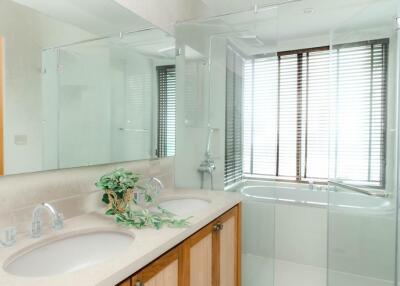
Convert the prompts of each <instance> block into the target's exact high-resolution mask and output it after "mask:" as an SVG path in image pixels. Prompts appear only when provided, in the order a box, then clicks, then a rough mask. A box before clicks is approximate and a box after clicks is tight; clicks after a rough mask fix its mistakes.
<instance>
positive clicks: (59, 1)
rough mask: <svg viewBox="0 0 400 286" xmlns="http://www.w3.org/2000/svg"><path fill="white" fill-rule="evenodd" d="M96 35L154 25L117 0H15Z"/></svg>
mask: <svg viewBox="0 0 400 286" xmlns="http://www.w3.org/2000/svg"><path fill="white" fill-rule="evenodd" d="M13 1H14V2H17V3H19V4H21V5H24V6H27V7H29V8H32V9H34V10H37V11H38V12H40V13H42V14H45V15H47V16H50V17H52V18H55V19H57V20H60V21H63V22H66V23H69V24H72V25H74V26H77V27H79V28H81V29H83V30H86V31H88V32H90V33H92V34H95V35H108V34H115V33H119V32H126V31H133V30H139V29H143V28H148V27H151V26H152V25H151V24H150V23H149V22H147V21H145V20H144V19H142V18H141V17H139V16H137V15H136V14H134V13H132V12H130V11H129V10H127V9H125V8H123V7H121V6H120V5H119V4H117V3H116V2H115V1H113V0H13Z"/></svg>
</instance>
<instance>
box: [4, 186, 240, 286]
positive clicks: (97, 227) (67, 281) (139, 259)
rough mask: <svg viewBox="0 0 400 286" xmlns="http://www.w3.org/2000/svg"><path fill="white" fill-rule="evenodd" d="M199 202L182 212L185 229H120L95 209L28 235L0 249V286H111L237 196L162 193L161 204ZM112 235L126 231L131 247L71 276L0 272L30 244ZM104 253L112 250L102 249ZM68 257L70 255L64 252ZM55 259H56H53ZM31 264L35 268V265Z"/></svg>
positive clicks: (215, 215) (220, 211) (225, 208)
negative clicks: (100, 233)
mask: <svg viewBox="0 0 400 286" xmlns="http://www.w3.org/2000/svg"><path fill="white" fill-rule="evenodd" d="M192 198H195V199H202V200H207V201H208V202H209V204H208V205H207V206H205V207H204V208H201V209H198V210H196V209H195V210H194V211H193V212H186V213H185V215H182V217H180V218H185V217H189V216H190V217H191V218H190V220H189V222H190V225H189V226H188V227H186V228H169V227H166V226H164V227H163V228H161V229H160V230H156V229H150V228H145V229H141V230H137V229H134V228H129V229H127V228H123V227H121V226H118V225H117V224H116V223H115V222H114V219H113V218H112V217H109V216H105V215H104V214H103V213H102V212H103V210H99V212H94V213H90V214H86V215H82V216H77V217H73V218H71V219H67V220H65V222H64V228H63V229H62V230H60V231H54V230H52V229H50V228H45V229H44V231H43V235H42V236H41V237H40V238H37V239H33V238H31V237H29V235H28V234H22V235H20V236H18V237H17V242H16V244H15V245H13V246H11V247H7V248H0V285H7V286H21V285H24V286H47V285H48V286H54V285H59V286H64V285H65V286H71V285H85V286H90V285H100V286H103V285H106V286H110V285H115V284H118V283H119V282H121V281H123V280H124V279H125V278H127V277H129V276H130V275H132V274H133V273H135V272H137V271H138V270H140V269H141V268H143V267H144V266H146V265H147V264H148V263H150V262H152V261H153V260H155V259H156V258H158V257H159V256H161V255H162V254H163V253H165V252H166V251H168V250H169V249H171V248H173V247H174V246H176V245H178V244H179V243H180V242H182V241H183V240H185V239H186V238H188V237H189V236H190V235H192V234H194V233H195V232H197V231H198V230H199V229H201V228H202V227H204V226H206V225H207V224H208V223H210V222H211V221H213V220H214V219H216V218H218V217H219V216H220V215H222V214H223V213H225V212H226V211H228V210H229V209H231V208H232V207H234V206H235V205H237V204H238V203H240V202H241V200H242V195H241V194H239V193H234V192H223V191H204V190H166V191H165V192H164V193H163V194H162V195H161V198H160V200H161V201H168V200H173V199H192ZM104 230H106V231H107V230H115V231H122V232H129V233H130V234H131V235H132V236H134V240H133V242H132V244H130V245H129V246H128V247H127V248H126V249H125V251H123V252H121V253H116V254H115V255H114V256H112V257H111V258H109V259H107V260H105V261H103V262H99V263H97V264H94V265H91V266H88V267H85V268H82V269H79V270H76V271H73V272H66V273H61V274H57V275H53V276H44V277H22V276H16V275H13V274H10V273H8V272H6V271H5V270H4V268H3V267H4V265H5V264H6V263H7V261H8V260H9V259H10V257H12V256H14V255H16V254H17V255H18V253H19V252H21V251H24V250H25V249H27V248H29V247H30V246H31V245H33V244H35V245H36V244H41V242H46V241H52V240H53V239H54V240H57V237H59V236H61V237H62V236H68V235H70V234H77V235H79V234H80V233H86V232H88V231H90V232H92V231H104ZM104 247H105V248H108V247H111V248H112V247H113V245H104ZM69 255H74V253H70V254H69ZM54 259H55V260H56V259H57V257H54ZM36 263H40V261H37V262H36Z"/></svg>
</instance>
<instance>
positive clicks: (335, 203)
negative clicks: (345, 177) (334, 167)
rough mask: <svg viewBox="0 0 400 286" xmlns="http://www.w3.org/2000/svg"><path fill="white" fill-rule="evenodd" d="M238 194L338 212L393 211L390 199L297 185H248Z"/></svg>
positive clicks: (267, 200) (255, 198) (261, 199)
mask: <svg viewBox="0 0 400 286" xmlns="http://www.w3.org/2000/svg"><path fill="white" fill-rule="evenodd" d="M240 192H241V193H242V194H243V195H244V196H245V197H246V198H249V199H254V200H260V201H266V202H274V203H292V204H298V205H304V206H313V207H325V208H326V207H328V202H329V207H330V208H334V209H338V210H343V211H345V210H355V211H358V212H360V211H368V212H371V213H387V212H391V211H393V210H394V207H393V204H392V202H391V199H390V198H381V197H373V196H368V195H364V194H358V193H354V192H328V191H326V190H309V189H308V188H307V187H302V186H299V185H297V184H293V186H277V185H275V186H270V185H248V186H244V187H242V188H241V189H240Z"/></svg>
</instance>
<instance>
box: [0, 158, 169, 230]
mask: <svg viewBox="0 0 400 286" xmlns="http://www.w3.org/2000/svg"><path fill="white" fill-rule="evenodd" d="M173 166H174V158H173V157H170V158H163V159H159V160H144V161H137V162H126V163H119V164H108V165H100V166H92V167H81V168H72V169H65V170H56V171H47V172H38V173H30V174H21V175H11V176H5V177H2V178H0V202H1V208H0V228H2V227H6V226H11V225H14V226H17V227H18V231H19V232H27V231H29V227H30V222H31V215H32V211H33V208H34V207H35V206H36V205H37V204H38V203H41V202H50V203H52V204H53V205H54V206H55V207H56V208H57V209H58V210H59V211H60V212H62V213H63V214H64V216H65V218H71V217H74V216H78V215H81V214H85V213H89V212H92V211H95V210H99V209H100V208H101V207H104V205H103V204H102V203H101V192H100V191H98V190H97V188H96V186H95V185H94V184H95V182H96V181H97V180H98V179H99V178H100V177H101V176H102V175H103V174H106V173H108V172H111V171H112V170H114V169H116V168H122V167H123V168H126V169H128V170H132V171H133V172H135V173H137V174H140V175H142V178H143V180H146V179H147V178H148V177H151V176H155V177H157V178H159V179H160V180H161V181H162V182H163V183H164V185H165V187H166V188H172V187H174V168H173Z"/></svg>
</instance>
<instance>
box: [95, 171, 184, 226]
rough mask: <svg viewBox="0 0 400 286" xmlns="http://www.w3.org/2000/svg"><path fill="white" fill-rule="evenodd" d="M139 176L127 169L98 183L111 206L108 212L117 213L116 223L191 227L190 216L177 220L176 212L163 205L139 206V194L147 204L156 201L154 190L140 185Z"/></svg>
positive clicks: (102, 178)
mask: <svg viewBox="0 0 400 286" xmlns="http://www.w3.org/2000/svg"><path fill="white" fill-rule="evenodd" d="M139 179H140V176H139V175H136V174H134V173H132V172H130V171H127V170H124V169H118V170H115V171H113V172H111V173H109V174H106V175H104V176H102V177H101V178H100V180H99V181H98V182H96V186H97V187H98V188H100V189H102V190H103V191H104V194H103V196H102V199H101V200H102V202H104V203H105V204H107V205H108V209H107V211H106V212H105V214H106V215H109V216H114V218H115V222H116V223H118V224H120V225H123V226H125V227H134V228H137V229H141V228H144V227H152V228H156V229H160V228H161V227H163V226H168V227H175V228H182V227H187V226H189V219H190V218H185V219H176V218H175V215H174V214H172V213H170V212H168V211H167V210H165V209H163V208H161V207H160V206H156V207H153V208H152V209H154V211H152V210H149V208H146V207H143V206H140V204H139V202H138V200H137V199H136V198H137V197H141V196H142V197H143V198H144V202H145V203H146V205H147V206H151V205H152V204H154V203H155V202H156V200H155V197H154V193H153V192H150V191H148V190H147V189H146V188H144V187H142V186H138V185H137V183H138V182H139Z"/></svg>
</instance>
